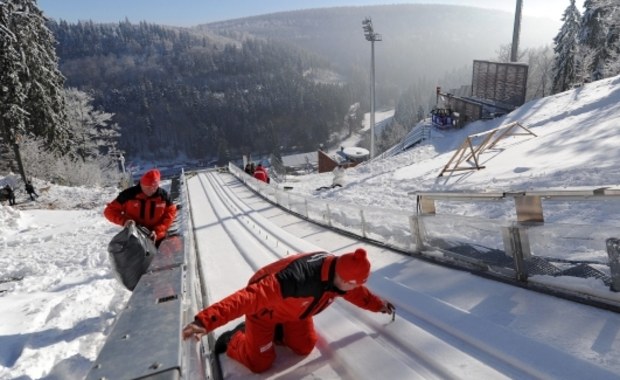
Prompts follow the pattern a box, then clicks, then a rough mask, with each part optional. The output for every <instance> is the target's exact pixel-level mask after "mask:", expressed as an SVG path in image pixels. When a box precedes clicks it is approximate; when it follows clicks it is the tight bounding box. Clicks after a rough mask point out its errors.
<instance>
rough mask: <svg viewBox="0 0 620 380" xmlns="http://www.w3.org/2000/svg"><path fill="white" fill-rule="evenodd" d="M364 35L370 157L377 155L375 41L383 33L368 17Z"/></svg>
mask: <svg viewBox="0 0 620 380" xmlns="http://www.w3.org/2000/svg"><path fill="white" fill-rule="evenodd" d="M362 28H363V29H364V36H365V37H366V40H367V41H370V159H373V158H374V157H375V41H381V35H380V34H377V33H375V31H374V29H373V27H372V20H371V19H370V17H367V18H366V19H365V20H364V21H362Z"/></svg>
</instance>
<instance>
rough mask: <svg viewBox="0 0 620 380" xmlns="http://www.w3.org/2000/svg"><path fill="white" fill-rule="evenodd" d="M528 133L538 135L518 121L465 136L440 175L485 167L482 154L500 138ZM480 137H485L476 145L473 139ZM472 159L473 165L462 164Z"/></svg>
mask: <svg viewBox="0 0 620 380" xmlns="http://www.w3.org/2000/svg"><path fill="white" fill-rule="evenodd" d="M519 129H522V130H524V131H525V132H518V130H519ZM527 135H532V136H534V137H537V136H536V134H535V133H534V132H532V131H530V130H529V129H527V128H526V127H524V126H523V125H521V123H519V122H517V121H515V122H513V123H510V124H506V125H502V126H500V127H497V128H495V129H491V130H490V131H486V132H482V133H476V134H473V135H469V136H467V137H466V138H465V141H463V143H462V144H461V146H460V147H459V148H458V149H457V150H456V152H455V153H454V155H453V156H452V158H450V161H448V163H447V164H446V165H445V166H444V167H443V169H442V170H441V173H439V175H438V177H442V176H443V175H444V173H446V172H456V171H463V170H480V169H484V168H485V166H481V165H480V155H481V154H482V153H484V152H485V151H487V150H488V149H491V148H493V147H494V146H495V145H497V143H498V142H499V141H500V140H502V139H504V138H506V137H508V136H527ZM478 137H484V138H483V139H482V141H481V142H480V143H479V144H478V145H476V143H474V141H473V140H474V139H476V138H478ZM472 160H473V166H471V165H469V166H461V165H462V164H463V163H464V162H469V163H472V162H471V161H472Z"/></svg>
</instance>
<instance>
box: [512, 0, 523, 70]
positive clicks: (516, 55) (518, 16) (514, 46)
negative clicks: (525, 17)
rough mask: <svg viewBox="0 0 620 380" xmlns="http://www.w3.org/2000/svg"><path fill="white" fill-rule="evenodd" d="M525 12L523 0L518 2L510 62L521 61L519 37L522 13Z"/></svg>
mask: <svg viewBox="0 0 620 380" xmlns="http://www.w3.org/2000/svg"><path fill="white" fill-rule="evenodd" d="M522 10H523V0H517V8H516V9H515V25H514V30H513V32H512V47H511V49H510V62H517V60H518V59H519V35H520V34H521V12H522Z"/></svg>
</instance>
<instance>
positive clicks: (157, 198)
mask: <svg viewBox="0 0 620 380" xmlns="http://www.w3.org/2000/svg"><path fill="white" fill-rule="evenodd" d="M176 214H177V207H176V205H175V204H174V203H172V201H171V200H170V196H169V195H168V192H167V191H166V190H164V189H162V188H161V187H160V188H158V189H157V191H156V192H155V193H154V194H153V195H151V196H150V197H147V196H146V194H144V193H143V192H142V189H141V188H140V185H136V186H133V187H130V188H127V189H125V190H123V191H122V192H121V193H120V194H119V195H118V196H117V197H116V199H115V200H113V201H112V202H110V203H108V205H107V206H106V208H105V210H104V211H103V215H105V217H106V218H107V219H108V220H109V221H110V222H112V223H116V224H118V225H121V226H123V225H125V222H126V221H127V220H130V219H131V220H134V221H135V222H136V223H137V224H139V225H142V226H144V227H146V228H148V229H149V230H151V231H154V232H155V234H156V235H157V237H156V239H157V240H161V239H163V238H164V237H166V231H168V229H169V228H170V225H171V224H172V222H173V221H174V218H175V217H176Z"/></svg>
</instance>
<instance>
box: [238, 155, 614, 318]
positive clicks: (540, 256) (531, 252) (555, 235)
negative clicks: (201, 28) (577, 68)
mask: <svg viewBox="0 0 620 380" xmlns="http://www.w3.org/2000/svg"><path fill="white" fill-rule="evenodd" d="M229 171H230V173H232V174H233V175H235V176H236V177H237V178H238V179H239V180H241V181H242V182H244V183H245V184H246V185H247V186H248V187H250V188H251V189H252V190H254V191H255V192H256V193H258V194H259V195H261V196H262V197H263V198H265V199H266V200H268V201H270V202H272V203H273V204H275V205H277V206H279V207H282V208H284V209H286V210H288V211H290V212H292V213H294V214H297V215H298V216H300V217H301V218H303V219H306V220H309V221H311V222H314V223H317V224H321V225H324V226H327V227H329V228H332V229H335V230H339V231H341V232H344V233H346V234H349V235H352V236H355V237H358V238H360V239H363V240H366V241H369V242H372V243H375V244H380V245H383V246H386V247H389V248H392V249H395V250H397V251H401V252H404V253H406V254H409V255H412V256H416V257H419V258H421V259H424V260H427V261H432V262H435V263H438V264H443V265H449V266H452V267H456V268H459V269H465V270H468V271H471V272H472V273H475V274H478V275H482V276H485V277H489V278H493V279H495V280H500V281H503V282H508V283H512V284H515V285H518V286H522V287H526V288H529V289H532V290H536V291H541V292H545V293H549V294H553V295H556V296H559V297H562V298H567V299H570V300H573V301H577V302H581V303H585V304H589V305H593V306H596V307H601V308H605V309H609V310H614V311H620V293H617V292H618V291H620V240H613V239H614V238H613V236H614V235H617V234H618V227H617V226H600V225H597V226H589V225H564V224H560V223H545V221H544V213H543V207H542V201H543V200H545V201H569V202H570V201H607V200H612V201H619V200H620V189H618V188H611V187H601V188H595V189H585V190H549V191H524V192H490V193H440V192H417V193H411V194H410V195H412V196H415V197H416V200H417V208H416V210H387V209H379V208H373V207H359V206H357V205H352V204H343V203H342V202H338V203H336V202H328V201H323V200H318V199H315V198H311V197H305V196H303V195H300V194H295V193H292V192H290V191H286V190H287V189H280V188H278V187H277V185H275V184H265V183H263V182H260V181H257V180H255V179H254V178H252V177H250V176H248V175H247V174H246V173H244V172H243V171H242V170H241V169H239V168H238V167H236V166H235V165H233V164H229ZM436 201H442V202H481V201H483V202H485V201H488V202H509V201H512V202H514V207H515V211H516V215H517V220H515V221H498V220H488V219H482V218H476V217H469V216H459V215H445V214H444V215H442V214H437V213H436V206H435V202H436ZM446 231H447V232H446ZM577 243H578V244H577ZM575 246H577V248H575ZM581 246H583V247H585V250H586V251H594V252H596V253H597V255H598V256H596V258H594V259H591V258H584V255H583V252H580V251H579V249H580V247H581ZM558 255H560V256H558ZM563 276H572V277H581V278H594V279H597V280H600V285H602V286H600V289H599V288H598V287H597V288H595V289H589V288H587V286H586V287H580V288H575V287H568V286H566V285H565V284H564V283H563V282H562V281H554V279H555V278H559V277H563Z"/></svg>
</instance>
